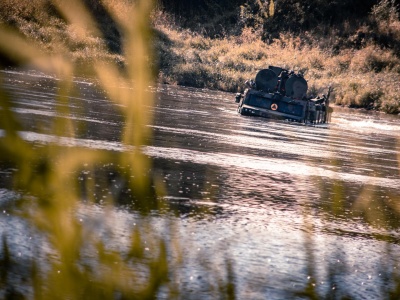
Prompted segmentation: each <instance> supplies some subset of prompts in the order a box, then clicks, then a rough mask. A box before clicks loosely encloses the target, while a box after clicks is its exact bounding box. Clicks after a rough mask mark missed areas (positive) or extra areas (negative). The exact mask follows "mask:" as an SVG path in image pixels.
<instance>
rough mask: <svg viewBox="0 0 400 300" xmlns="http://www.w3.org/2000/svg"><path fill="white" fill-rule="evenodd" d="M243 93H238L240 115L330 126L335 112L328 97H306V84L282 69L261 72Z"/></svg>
mask: <svg viewBox="0 0 400 300" xmlns="http://www.w3.org/2000/svg"><path fill="white" fill-rule="evenodd" d="M246 84H247V86H248V88H247V89H246V90H245V92H244V94H241V93H238V94H236V103H239V105H238V109H237V110H238V113H240V114H241V115H246V116H258V117H264V118H278V119H285V120H290V121H296V122H301V123H311V124H319V123H327V122H328V121H329V119H330V114H331V111H332V109H331V108H329V95H330V92H331V89H330V88H329V89H328V94H327V95H322V97H319V96H318V97H316V98H309V97H307V90H308V85H307V81H306V80H305V79H304V77H303V76H302V75H301V74H295V73H294V72H293V71H288V70H285V69H282V68H280V67H274V66H269V67H268V69H263V70H261V71H259V72H258V73H257V75H256V78H255V81H253V80H250V81H247V82H246Z"/></svg>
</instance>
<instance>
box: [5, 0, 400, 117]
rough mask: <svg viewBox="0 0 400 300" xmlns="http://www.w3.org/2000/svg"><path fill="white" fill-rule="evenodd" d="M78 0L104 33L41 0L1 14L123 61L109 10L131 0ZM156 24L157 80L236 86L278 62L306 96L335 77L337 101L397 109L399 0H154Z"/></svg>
mask: <svg viewBox="0 0 400 300" xmlns="http://www.w3.org/2000/svg"><path fill="white" fill-rule="evenodd" d="M83 2H84V3H85V4H86V6H87V8H88V9H89V11H91V13H92V14H93V17H94V20H95V21H96V23H97V24H96V25H97V27H99V28H100V32H102V35H98V34H96V33H95V32H93V35H92V36H91V37H90V38H88V37H87V36H85V38H82V35H81V34H80V30H81V28H78V27H76V26H75V25H70V24H68V22H67V21H66V19H65V18H64V17H63V16H62V15H59V14H58V13H57V10H56V9H54V7H52V5H51V4H49V3H50V2H49V1H47V0H29V1H28V0H2V1H1V2H0V23H1V24H3V25H6V26H9V27H11V28H14V29H16V30H17V31H18V32H19V33H20V34H22V35H23V36H25V37H27V38H28V39H30V40H31V41H32V42H34V43H37V44H39V45H41V48H42V49H43V51H45V52H47V53H52V52H54V53H60V52H63V53H65V55H66V56H68V57H69V58H70V59H71V60H74V61H77V62H79V63H81V65H83V66H84V65H85V63H87V62H88V61H93V60H99V59H100V60H111V61H113V62H117V63H118V64H119V65H120V66H124V65H125V64H126V62H127V61H128V59H127V58H126V57H125V54H124V53H125V52H124V49H122V46H121V45H122V44H123V42H122V41H123V39H124V38H125V37H124V36H123V34H122V33H121V32H122V31H121V30H120V28H118V25H117V24H115V23H113V22H112V20H113V18H112V16H113V15H118V16H119V17H122V18H124V17H125V18H129V16H123V15H124V13H125V12H126V11H129V8H130V7H131V6H134V5H135V1H134V0H85V1H83ZM152 26H153V45H154V49H155V55H156V57H157V59H153V60H152V61H151V63H152V64H153V65H154V70H156V72H157V73H158V80H159V82H161V83H167V84H174V85H184V86H192V87H200V88H210V89H218V90H222V91H228V92H240V91H243V89H244V82H245V81H246V80H247V79H253V78H254V77H255V75H256V73H257V71H258V70H260V69H263V68H267V67H268V66H269V65H274V66H280V67H284V68H288V69H292V70H294V71H299V72H303V73H304V74H305V77H306V79H307V80H308V83H309V94H310V96H313V95H318V94H322V93H325V92H326V91H327V89H328V86H332V87H333V93H332V95H331V97H332V98H331V100H332V102H334V103H335V104H336V105H343V106H349V107H354V108H365V109H372V110H378V111H382V112H385V113H389V114H399V113H400V84H399V83H400V18H399V1H394V0H382V1H378V0H366V1H360V0H350V1H345V3H339V2H332V1H317V0H311V1H307V2H306V3H303V1H299V0H280V1H255V0H251V1H244V0H242V1H240V0H233V1H228V0H222V1H211V0H202V1H182V0H173V1H165V0H159V3H158V5H156V8H155V9H154V11H153V13H152ZM0 55H1V54H0ZM150 57H152V56H150ZM9 64H11V65H12V61H11V62H8V64H7V62H5V61H2V67H7V66H8V65H9Z"/></svg>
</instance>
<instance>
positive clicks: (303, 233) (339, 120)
mask: <svg viewBox="0 0 400 300" xmlns="http://www.w3.org/2000/svg"><path fill="white" fill-rule="evenodd" d="M1 75H2V76H3V86H4V88H5V89H6V90H7V91H8V92H9V93H10V95H12V99H13V102H12V106H13V108H12V110H13V112H14V113H15V114H16V115H17V116H18V118H19V119H20V120H21V122H22V123H23V128H22V130H21V136H22V137H23V138H24V139H25V140H27V141H30V142H33V143H37V142H39V143H49V142H53V141H54V139H53V136H52V133H51V132H50V130H47V128H48V124H51V121H52V119H53V118H54V117H55V116H56V114H57V113H56V110H55V97H56V93H57V88H56V85H55V80H54V78H52V77H50V76H46V75H43V74H40V73H37V72H28V71H25V72H20V71H3V72H2V74H1ZM75 84H76V86H77V90H78V92H77V93H76V94H75V95H74V96H71V98H70V105H71V111H72V114H71V115H69V116H68V118H70V119H72V120H74V121H79V122H80V124H84V126H83V128H85V130H81V131H80V132H79V133H78V134H77V135H76V137H74V138H73V139H71V138H65V139H58V143H60V144H61V145H65V146H66V147H67V146H71V145H79V146H83V147H88V148H91V149H101V150H107V151H110V152H113V151H114V152H115V151H117V152H121V151H129V150H127V149H125V148H124V147H123V146H122V144H121V141H120V139H119V137H120V136H121V131H122V129H123V127H124V123H123V118H122V117H121V115H120V112H119V109H120V108H117V107H115V106H114V105H112V104H111V103H110V101H108V100H106V99H105V97H104V95H103V94H102V93H101V92H99V91H98V90H96V89H95V88H94V87H93V84H92V83H91V82H90V81H88V80H84V79H80V78H76V80H75ZM152 90H153V92H154V93H156V98H157V102H156V105H155V107H153V108H151V107H148V109H153V110H154V116H155V119H154V124H152V125H151V126H150V127H151V128H152V130H153V140H152V142H151V144H150V145H149V146H146V147H145V148H144V152H145V153H146V154H147V155H148V156H149V157H151V158H152V164H153V166H152V172H154V173H155V174H157V175H158V176H159V177H160V178H162V181H163V183H164V187H165V195H164V196H163V197H162V199H161V201H162V202H163V203H165V204H166V205H167V207H168V210H167V211H165V210H154V211H153V212H152V214H151V215H149V216H147V217H146V218H149V219H151V220H152V222H153V223H154V224H159V225H156V226H158V227H159V228H160V230H162V227H163V224H164V222H165V221H166V219H168V220H171V219H173V220H174V223H175V225H176V228H177V235H178V236H181V237H182V240H185V243H187V247H186V244H185V245H183V246H184V247H183V248H184V251H186V252H187V253H186V256H187V257H188V258H187V262H186V264H185V267H184V268H183V270H182V273H180V275H179V276H178V277H179V280H180V281H179V282H180V284H181V285H182V286H183V287H184V289H186V291H187V293H188V294H189V295H191V297H192V298H196V299H197V298H198V299H204V298H208V297H211V296H210V295H209V294H207V291H206V289H204V291H203V290H202V285H203V284H204V281H206V279H205V278H206V275H205V274H207V269H206V268H205V267H204V264H206V265H208V266H209V267H210V266H212V268H215V269H217V270H219V269H223V266H224V264H226V262H227V261H229V262H230V263H231V264H232V267H233V272H234V282H235V286H236V293H237V296H238V298H239V299H288V298H299V299H302V296H301V291H304V289H305V287H306V286H307V285H308V284H310V285H311V286H313V287H314V288H315V291H316V293H317V295H318V297H319V298H328V297H332V298H342V297H349V298H353V299H382V298H388V295H389V293H390V292H391V291H393V290H395V288H396V284H398V282H397V281H396V280H395V278H396V276H397V275H399V274H400V273H399V272H398V271H397V269H398V268H400V260H399V258H400V245H399V243H400V226H399V225H400V222H399V217H400V156H399V153H400V151H399V150H400V117H399V116H387V115H383V114H378V113H371V112H362V111H351V110H349V109H343V108H338V107H335V108H334V113H333V115H332V120H331V122H330V123H329V124H323V125H320V126H304V125H299V124H293V123H288V122H285V121H271V120H267V119H259V118H252V117H242V116H240V115H238V114H237V113H236V104H235V102H234V95H233V94H230V93H223V92H216V91H210V90H202V89H194V88H185V87H174V86H168V85H160V86H158V87H157V88H153V89H152ZM0 133H1V134H2V135H4V131H3V130H1V131H0ZM0 174H1V180H0V205H1V208H2V210H3V213H2V214H0V224H1V229H0V234H2V235H7V236H8V238H9V240H10V243H11V247H14V248H13V249H14V251H15V252H17V253H19V255H21V256H22V257H24V255H26V256H29V252H30V249H31V245H30V241H29V238H30V237H31V235H32V232H31V231H30V230H29V229H28V228H27V227H28V225H27V224H25V223H24V222H23V221H21V220H20V219H19V218H18V217H17V216H13V215H12V214H10V213H9V212H8V207H10V206H12V201H13V198H14V197H16V196H15V191H13V190H12V188H11V178H12V174H13V170H8V169H6V168H3V170H0ZM102 209H103V208H102V206H99V205H94V204H93V205H85V206H84V207H82V212H81V214H82V218H85V217H87V216H93V215H97V214H100V213H101V211H102ZM171 211H173V213H172V214H171V213H170V212H171ZM110 218H112V221H110V223H111V224H113V225H112V226H113V230H114V231H115V237H114V239H116V240H114V242H115V241H117V242H121V241H122V240H123V239H124V238H125V237H126V235H127V232H129V231H130V230H131V229H132V226H135V224H136V223H135V222H136V221H137V220H138V218H142V217H141V216H140V215H139V214H138V213H137V212H136V209H135V206H134V205H130V204H129V203H121V204H120V205H117V206H116V207H115V210H114V211H113V214H112V216H111V217H110ZM189 245H190V246H189ZM185 249H186V250H185ZM194 252H195V253H194ZM222 273H223V272H222ZM160 297H161V298H162V296H160Z"/></svg>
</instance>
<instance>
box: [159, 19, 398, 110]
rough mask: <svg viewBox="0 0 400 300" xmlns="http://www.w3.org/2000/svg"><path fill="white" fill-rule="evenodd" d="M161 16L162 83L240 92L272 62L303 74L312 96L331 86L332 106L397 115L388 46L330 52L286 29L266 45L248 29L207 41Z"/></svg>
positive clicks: (394, 59) (394, 58) (392, 62)
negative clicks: (334, 104) (248, 80)
mask: <svg viewBox="0 0 400 300" xmlns="http://www.w3.org/2000/svg"><path fill="white" fill-rule="evenodd" d="M160 19H161V20H163V18H162V16H161V17H157V18H155V20H156V22H155V28H156V30H157V32H158V38H157V39H156V49H157V53H159V60H160V64H159V65H160V77H159V79H160V81H161V82H162V83H168V84H178V85H188V86H195V87H201V88H203V87H206V88H211V89H219V90H224V91H230V92H239V91H243V89H244V82H245V81H246V80H247V79H254V77H255V75H256V73H257V72H258V71H259V70H260V69H263V68H267V67H268V66H269V65H275V66H280V67H284V68H288V69H293V70H295V71H302V72H305V77H306V79H307V80H308V83H309V92H310V93H311V94H313V95H316V94H321V93H325V92H326V91H327V87H328V86H329V85H332V86H333V88H334V92H333V93H332V98H331V99H333V101H334V102H335V103H336V104H337V105H345V106H350V107H357V108H366V109H375V110H380V111H383V112H386V113H392V114H397V113H400V94H399V86H398V82H399V80H400V59H399V57H397V55H396V53H394V52H393V51H392V50H387V49H381V48H379V47H378V46H376V45H373V44H370V45H367V46H365V47H362V48H360V49H344V50H342V51H340V52H338V53H333V51H331V50H329V49H327V48H323V47H322V45H321V44H323V43H322V42H321V41H316V40H313V37H310V36H308V40H309V42H308V43H305V42H304V39H303V38H302V37H295V36H293V35H291V34H288V33H287V34H281V35H280V38H279V39H274V40H272V41H270V42H269V43H266V42H263V41H262V40H261V38H260V36H259V35H258V34H257V32H254V31H253V30H252V29H251V28H244V29H243V32H242V34H241V35H240V36H228V37H224V38H219V39H211V38H208V37H205V36H202V35H200V34H198V33H194V32H190V31H187V30H186V31H183V30H180V29H179V28H174V27H173V26H170V25H165V24H169V23H168V22H165V21H164V20H163V21H157V20H160ZM327 42H329V41H327Z"/></svg>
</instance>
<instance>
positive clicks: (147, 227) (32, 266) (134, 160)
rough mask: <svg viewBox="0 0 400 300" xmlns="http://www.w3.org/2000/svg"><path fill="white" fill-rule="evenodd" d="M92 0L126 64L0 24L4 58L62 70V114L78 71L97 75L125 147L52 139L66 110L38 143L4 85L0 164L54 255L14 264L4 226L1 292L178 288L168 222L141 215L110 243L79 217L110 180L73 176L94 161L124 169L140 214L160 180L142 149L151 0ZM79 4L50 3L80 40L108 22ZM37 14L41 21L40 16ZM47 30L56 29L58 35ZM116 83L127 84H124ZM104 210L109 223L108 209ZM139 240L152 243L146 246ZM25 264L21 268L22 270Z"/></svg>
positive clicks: (102, 31)
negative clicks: (47, 46)
mask: <svg viewBox="0 0 400 300" xmlns="http://www.w3.org/2000/svg"><path fill="white" fill-rule="evenodd" d="M36 2H37V4H38V5H39V4H40V5H42V4H43V3H44V2H43V1H36ZM86 2H87V1H86ZM92 2H93V1H92ZM95 2H96V1H94V2H93V3H95ZM96 3H97V5H98V6H97V7H96V9H97V10H101V11H102V12H103V14H105V15H107V16H108V18H109V21H110V22H111V21H112V22H114V25H113V26H118V28H119V29H120V31H121V32H123V40H122V41H121V43H122V44H121V45H122V47H121V49H120V50H121V51H123V52H124V55H125V57H126V64H125V67H124V68H121V67H120V65H119V61H118V59H110V57H99V58H93V59H92V60H90V61H89V62H87V63H86V64H85V65H84V66H82V65H81V64H80V65H77V64H76V61H77V60H76V59H74V57H71V55H69V53H66V51H50V52H48V51H43V47H42V45H40V44H35V43H34V42H32V41H28V40H26V39H25V38H24V37H22V36H21V35H20V33H18V32H16V31H14V30H13V29H11V28H9V27H6V26H4V25H3V26H1V27H0V53H1V56H2V62H9V63H12V64H13V65H14V66H17V67H26V66H28V67H29V68H32V69H36V70H40V71H43V72H45V73H47V74H51V75H53V76H54V77H56V78H57V79H58V80H57V82H58V83H57V90H58V94H57V99H56V101H57V105H56V107H57V112H58V115H59V116H68V115H70V111H69V107H70V106H69V96H70V95H71V94H72V93H73V90H74V83H73V77H74V74H75V73H76V72H79V73H82V72H85V73H86V74H88V75H90V76H94V77H95V78H97V80H98V81H99V82H100V85H101V89H102V90H104V91H105V92H106V94H107V95H108V98H109V99H110V101H112V102H113V103H115V104H116V105H120V106H123V107H124V109H123V117H124V124H125V126H124V128H123V132H122V136H121V137H120V140H121V141H122V143H123V145H124V146H126V147H130V148H129V149H131V150H130V151H122V152H119V153H112V154H110V153H109V152H106V151H99V150H91V149H87V148H81V147H79V146H73V147H62V146H60V144H59V143H57V139H61V138H64V137H69V138H73V137H74V136H75V134H76V132H77V128H76V125H75V124H74V123H73V121H71V118H63V117H58V118H55V119H54V121H53V123H52V124H51V125H50V127H51V128H50V130H49V129H47V131H46V132H47V133H48V132H49V131H50V132H51V134H52V135H53V136H54V137H55V140H54V143H47V144H43V145H40V146H37V145H36V146H35V145H33V144H32V143H30V142H27V141H25V140H23V138H22V137H21V136H20V134H19V133H18V130H20V129H21V126H20V124H19V122H18V120H17V118H16V117H15V115H14V112H13V111H12V109H11V100H12V99H10V96H9V95H7V92H6V91H5V90H4V89H3V88H2V84H0V100H1V111H0V114H1V116H0V128H2V129H3V131H4V133H3V134H2V136H1V138H0V139H1V140H0V156H1V163H2V164H6V165H7V167H10V168H12V169H14V170H16V171H15V172H14V175H13V184H14V190H15V191H17V192H18V200H17V204H16V205H15V208H16V209H15V212H14V213H15V214H18V215H19V216H22V217H24V218H25V219H26V221H27V223H28V224H30V226H32V230H34V231H35V230H36V231H37V232H38V233H39V235H40V236H43V237H44V238H45V239H46V241H47V243H48V244H49V248H50V249H48V251H50V253H51V254H52V255H51V257H48V258H46V259H43V257H41V256H40V255H38V256H37V257H35V255H34V253H32V256H33V257H32V260H31V261H28V262H26V264H25V266H24V267H22V266H21V265H18V264H17V261H18V259H17V257H18V254H17V253H14V252H13V251H14V250H13V249H12V248H11V247H10V246H9V242H8V239H7V235H9V234H10V235H11V234H12V232H9V233H6V234H4V236H3V238H2V250H0V253H1V255H0V298H5V299H21V298H29V299H112V298H117V299H154V298H156V297H157V296H158V295H159V294H160V293H161V294H162V295H163V297H164V298H174V297H178V296H179V297H183V294H182V291H180V290H179V288H178V287H177V282H176V278H175V277H174V276H175V275H174V274H175V272H174V271H175V270H177V268H178V267H179V266H180V265H181V264H182V258H181V245H180V244H179V242H178V241H176V240H174V238H173V233H174V229H173V227H172V226H171V227H168V226H167V228H165V232H166V236H160V235H159V234H157V233H156V230H153V229H152V226H153V225H152V224H151V222H150V221H147V220H146V218H143V219H141V220H142V221H141V223H140V224H137V226H136V229H134V230H132V232H131V235H130V237H129V239H130V242H129V243H128V244H129V245H130V246H129V247H128V248H127V249H120V248H119V247H115V245H114V246H110V245H109V244H108V243H106V241H104V239H102V238H101V237H100V236H99V234H98V232H96V231H97V230H96V227H95V226H93V225H90V224H86V223H84V222H81V220H80V218H79V217H78V211H79V207H80V206H81V203H82V198H86V199H87V200H89V201H94V199H93V194H94V191H95V186H96V185H98V184H107V182H108V181H107V178H99V176H92V177H88V178H86V180H85V181H84V182H81V181H79V179H78V178H79V177H80V176H81V175H82V172H84V171H87V170H92V171H93V172H95V170H96V168H98V166H99V165H100V166H101V165H103V166H104V165H111V166H114V168H113V171H116V172H118V174H119V176H121V178H120V181H121V182H123V185H124V186H125V187H126V190H127V191H129V192H130V193H131V196H132V197H134V198H135V199H137V201H139V202H140V201H141V205H139V206H140V207H141V213H143V214H147V213H148V212H149V210H150V208H151V209H155V208H161V207H160V205H161V204H159V203H158V202H157V200H156V199H157V196H161V195H162V186H161V184H159V182H158V180H157V178H156V177H153V176H152V175H151V174H149V169H150V168H151V161H150V160H149V158H148V157H147V156H145V155H144V154H143V153H142V151H141V147H142V146H143V145H146V143H148V142H149V141H150V139H151V132H150V129H149V128H150V127H149V126H147V125H149V124H151V123H152V117H153V116H152V114H151V109H146V108H145V107H151V106H152V105H153V101H154V95H153V93H150V92H149V91H148V86H149V85H152V84H153V74H152V70H151V69H150V68H149V64H150V62H151V61H152V50H151V47H150V43H151V32H150V26H149V15H150V12H151V10H152V1H148V0H144V1H135V2H134V4H133V3H132V4H131V5H129V6H125V7H129V9H130V11H126V12H125V13H124V14H121V13H120V12H119V13H118V14H117V13H116V12H115V11H113V9H112V8H110V7H107V6H101V5H102V2H96ZM7 4H8V5H9V6H8V9H15V10H16V11H17V12H18V9H23V8H24V7H23V6H21V5H19V4H18V1H17V2H13V1H6V2H4V3H2V5H3V7H4V5H7ZM84 4H85V3H84V2H81V1H78V0H72V1H68V2H67V1H58V0H54V1H51V2H48V5H50V8H51V9H52V10H53V13H54V14H55V15H59V16H61V18H62V19H64V20H66V24H68V25H66V26H69V27H70V28H71V30H70V31H69V32H72V33H73V34H74V35H76V37H75V38H76V40H82V41H83V40H96V39H102V37H103V36H104V35H106V34H107V30H108V29H107V28H102V27H101V26H98V25H99V24H98V23H97V22H96V20H95V19H94V18H93V15H91V14H90V13H89V12H88V10H87V9H86V8H85V5H84ZM86 4H87V3H86ZM89 4H90V1H89ZM114 4H115V3H114ZM100 6H101V7H100ZM113 7H114V8H115V5H114V6H113ZM31 8H32V9H33V8H34V11H33V12H32V18H37V17H39V18H40V15H41V14H42V13H43V12H42V11H40V9H39V8H40V7H39V8H37V7H35V6H34V5H33V6H32V7H31ZM50 8H49V7H47V9H50ZM46 20H47V22H55V20H54V19H53V20H52V19H46ZM46 20H45V21H46ZM41 22H42V25H43V26H44V28H45V26H46V23H45V22H44V20H41ZM46 33H47V32H46ZM52 38H57V37H56V34H55V35H53V36H52ZM64 50H65V49H64ZM120 86H124V87H128V88H124V89H120V88H119V87H120ZM105 176H106V177H107V175H105ZM83 195H86V197H83ZM149 199H150V200H149ZM115 201H117V199H114V198H113V197H112V195H108V197H107V199H106V205H113V203H114V202H115ZM149 203H151V205H150V206H149ZM106 211H107V210H106ZM103 218H104V219H103V221H104V223H107V218H108V216H107V213H105V215H104V216H103ZM167 225H168V224H167ZM145 247H152V249H155V250H154V251H151V252H149V251H147V252H146V251H145V250H144V249H145ZM39 251H41V250H40V249H39ZM228 265H229V264H228ZM228 271H229V270H228ZM24 272H25V273H27V274H24V275H22V273H24ZM229 272H230V271H229ZM21 276H22V277H23V278H24V279H23V281H24V283H23V284H22V285H21V284H20V283H19V282H20V281H18V280H17V277H21ZM216 285H217V288H216V291H218V294H219V295H220V296H221V297H223V298H232V297H234V290H233V288H232V284H225V283H224V282H223V281H222V282H221V283H216ZM224 286H225V287H226V288H225V287H224ZM26 291H27V292H26ZM224 291H225V292H224ZM25 292H26V294H25Z"/></svg>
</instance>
